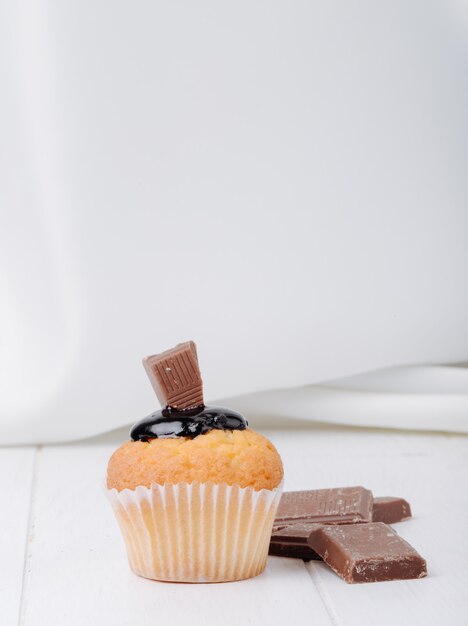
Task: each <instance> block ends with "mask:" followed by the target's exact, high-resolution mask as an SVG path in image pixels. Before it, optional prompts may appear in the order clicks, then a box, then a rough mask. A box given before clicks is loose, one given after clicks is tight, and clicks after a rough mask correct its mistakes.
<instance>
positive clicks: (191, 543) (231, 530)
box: [106, 482, 282, 583]
mask: <svg viewBox="0 0 468 626" xmlns="http://www.w3.org/2000/svg"><path fill="white" fill-rule="evenodd" d="M281 489H282V485H279V486H278V487H277V488H276V489H272V490H269V489H262V490H260V491H255V490H254V489H252V488H251V487H246V488H241V487H238V486H236V485H232V486H231V485H227V484H224V483H223V484H213V483H197V482H194V483H191V484H186V483H180V484H177V485H170V484H166V485H152V486H151V487H149V488H148V487H137V488H136V489H134V490H131V489H124V490H123V491H117V490H116V489H108V490H106V491H107V495H108V497H109V500H110V503H111V505H112V507H113V509H114V513H115V515H116V517H117V520H118V522H119V525H120V529H121V531H122V534H123V537H124V540H125V544H126V548H127V554H128V560H129V563H130V567H131V568H132V570H133V571H134V572H135V574H138V575H139V576H144V577H145V578H152V579H155V580H163V581H173V582H193V583H207V582H227V581H233V580H241V579H243V578H251V577H253V576H257V575H258V574H261V572H263V570H264V569H265V565H266V559H267V556H268V546H269V542H270V536H271V529H272V525H273V520H274V517H275V512H276V508H277V506H278V503H279V499H280V497H281Z"/></svg>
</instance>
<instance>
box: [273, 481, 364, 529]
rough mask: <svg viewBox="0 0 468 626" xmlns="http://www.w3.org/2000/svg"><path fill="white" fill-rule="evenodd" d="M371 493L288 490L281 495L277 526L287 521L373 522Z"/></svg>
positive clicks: (348, 489)
mask: <svg viewBox="0 0 468 626" xmlns="http://www.w3.org/2000/svg"><path fill="white" fill-rule="evenodd" d="M372 501H373V497H372V492H371V491H369V490H368V489H364V487H342V488H338V489H311V490H309V491H286V492H285V493H283V495H282V496H281V500H280V503H279V507H278V511H277V513H276V518H275V522H274V524H273V526H274V527H278V526H281V525H283V526H284V525H285V524H284V522H288V523H289V524H292V523H293V522H302V521H307V522H323V523H325V524H355V523H357V522H370V521H372Z"/></svg>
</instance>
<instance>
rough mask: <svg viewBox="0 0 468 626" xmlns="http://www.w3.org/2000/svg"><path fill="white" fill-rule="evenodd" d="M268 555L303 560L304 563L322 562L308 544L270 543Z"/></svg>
mask: <svg viewBox="0 0 468 626" xmlns="http://www.w3.org/2000/svg"><path fill="white" fill-rule="evenodd" d="M268 554H269V555H270V556H284V557H287V558H289V559H303V560H304V561H311V560H317V559H318V560H319V561H321V560H322V559H321V558H320V557H319V556H318V554H317V553H316V552H314V551H313V550H312V548H310V547H309V546H308V545H307V544H305V545H302V544H296V543H270V547H269V548H268Z"/></svg>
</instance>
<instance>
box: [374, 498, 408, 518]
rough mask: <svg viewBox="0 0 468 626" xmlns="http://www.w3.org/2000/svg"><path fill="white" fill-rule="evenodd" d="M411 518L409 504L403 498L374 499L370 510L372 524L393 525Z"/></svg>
mask: <svg viewBox="0 0 468 626" xmlns="http://www.w3.org/2000/svg"><path fill="white" fill-rule="evenodd" d="M410 517H411V507H410V505H409V502H407V501H406V500H403V498H390V497H386V498H374V506H373V510H372V521H373V522H385V524H395V523H396V522H402V521H403V520H405V519H408V518H410Z"/></svg>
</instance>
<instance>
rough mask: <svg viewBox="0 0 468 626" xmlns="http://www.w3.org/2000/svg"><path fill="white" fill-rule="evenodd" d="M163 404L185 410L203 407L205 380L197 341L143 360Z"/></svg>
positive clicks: (187, 342)
mask: <svg viewBox="0 0 468 626" xmlns="http://www.w3.org/2000/svg"><path fill="white" fill-rule="evenodd" d="M143 366H144V368H145V370H146V373H147V374H148V378H149V379H150V382H151V384H152V386H153V389H154V391H155V392H156V395H157V397H158V400H159V402H160V403H161V406H163V407H170V408H171V409H178V410H179V411H180V410H185V409H192V408H196V407H202V406H203V382H202V379H201V375H200V369H199V367H198V358H197V349H196V346H195V344H194V342H193V341H186V342H185V343H179V344H178V345H177V346H175V348H172V349H171V350H166V352H162V353H161V354H153V355H152V356H147V357H145V358H144V359H143Z"/></svg>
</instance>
